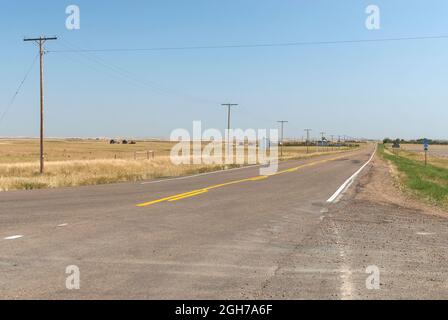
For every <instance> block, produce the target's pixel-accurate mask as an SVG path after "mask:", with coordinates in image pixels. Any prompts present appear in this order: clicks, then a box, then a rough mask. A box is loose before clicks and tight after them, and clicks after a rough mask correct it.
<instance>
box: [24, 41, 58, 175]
mask: <svg viewBox="0 0 448 320" xmlns="http://www.w3.org/2000/svg"><path fill="white" fill-rule="evenodd" d="M57 39H58V38H56V37H44V36H42V37H39V38H25V39H23V41H33V42H36V43H37V44H38V45H39V56H40V173H41V174H43V173H44V55H45V42H47V41H49V40H57Z"/></svg>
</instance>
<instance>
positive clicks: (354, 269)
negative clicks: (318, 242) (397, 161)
mask: <svg viewBox="0 0 448 320" xmlns="http://www.w3.org/2000/svg"><path fill="white" fill-rule="evenodd" d="M391 170H392V169H391V168H390V167H389V165H388V164H387V163H386V162H385V161H384V160H383V159H381V158H380V157H378V156H376V158H375V159H374V161H373V162H372V164H371V165H370V166H369V168H368V169H367V170H366V171H365V172H364V174H363V175H362V176H361V177H360V179H359V180H358V181H357V182H356V184H355V185H353V186H352V188H351V189H350V190H349V191H348V192H347V194H346V195H345V197H344V198H343V199H342V200H341V201H340V202H339V203H337V204H335V205H333V206H331V207H330V210H329V213H328V215H327V216H326V219H325V223H324V224H322V229H323V230H324V233H325V234H327V235H328V237H329V238H333V247H336V248H338V250H339V257H338V260H339V263H338V264H339V269H340V271H341V277H340V282H341V283H340V285H341V290H340V292H339V294H338V297H339V298H347V299H446V298H448V252H447V250H446V248H447V245H448V219H447V218H448V214H447V213H445V212H443V211H442V210H441V209H438V208H436V207H431V206H429V205H427V204H424V203H420V202H418V201H417V200H415V199H413V198H412V196H409V195H407V194H406V193H404V192H402V191H400V190H399V188H397V186H396V182H395V181H396V180H395V179H394V178H393V177H394V172H393V171H391ZM369 266H377V267H378V268H379V270H380V282H381V286H380V289H379V290H368V289H367V288H366V279H367V277H368V276H369V274H367V273H366V268H367V267H369Z"/></svg>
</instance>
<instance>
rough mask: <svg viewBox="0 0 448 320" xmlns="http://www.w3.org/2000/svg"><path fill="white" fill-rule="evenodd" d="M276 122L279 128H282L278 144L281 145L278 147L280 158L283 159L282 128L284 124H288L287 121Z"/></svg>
mask: <svg viewBox="0 0 448 320" xmlns="http://www.w3.org/2000/svg"><path fill="white" fill-rule="evenodd" d="M277 122H278V123H280V124H281V127H282V129H281V134H280V143H281V145H280V156H281V157H283V126H284V124H285V123H288V121H286V120H280V121H277Z"/></svg>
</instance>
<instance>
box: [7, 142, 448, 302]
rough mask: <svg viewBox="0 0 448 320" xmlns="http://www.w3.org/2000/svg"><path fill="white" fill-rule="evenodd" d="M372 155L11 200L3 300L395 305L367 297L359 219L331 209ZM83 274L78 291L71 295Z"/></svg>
mask: <svg viewBox="0 0 448 320" xmlns="http://www.w3.org/2000/svg"><path fill="white" fill-rule="evenodd" d="M373 152H374V146H373V145H369V146H367V147H365V148H363V149H361V150H357V151H352V152H348V153H344V154H332V155H326V156H321V157H316V158H310V159H306V160H297V161H289V162H285V163H282V164H281V165H280V172H279V174H277V175H274V176H271V177H268V178H263V177H260V176H259V168H257V167H251V168H244V169H240V170H232V171H225V172H219V173H214V174H207V175H200V176H196V177H189V178H182V179H172V180H166V181H152V182H151V181H150V182H146V183H123V184H113V185H105V186H91V187H80V188H64V189H55V190H38V191H30V192H26V191H17V192H8V193H1V194H0V274H1V276H0V298H3V299H34V298H37V299H99V298H101V299H119V298H121V299H269V298H274V299H302V298H311V299H328V298H330V299H333V298H334V299H340V298H362V297H372V295H373V297H374V298H387V297H388V295H383V296H381V295H380V293H375V294H373V293H372V292H371V291H369V290H367V289H366V286H365V279H366V278H367V276H368V274H366V273H365V268H366V266H365V263H366V261H364V260H365V259H364V260H362V258H359V259H358V258H357V259H358V260H353V261H352V260H350V259H351V258H350V257H349V256H350V253H351V252H352V250H353V248H354V246H359V245H360V244H362V235H361V237H359V236H360V235H359V234H356V236H357V237H358V238H356V241H353V239H354V238H353V235H349V236H350V237H351V238H347V239H344V235H345V234H346V231H347V230H349V231H350V230H351V231H353V229H354V228H356V227H357V226H359V221H358V222H356V221H355V222H353V221H350V219H348V220H347V221H345V222H344V224H343V225H340V223H339V222H338V219H339V220H340V221H342V219H343V218H344V217H345V215H346V214H347V213H348V212H349V211H345V212H340V213H339V215H337V214H336V213H337V212H338V210H339V211H341V206H343V207H342V208H344V206H345V207H346V206H347V204H346V203H345V200H344V199H343V200H342V201H340V202H339V203H336V204H330V203H328V202H327V200H328V199H329V198H330V197H331V196H333V195H334V193H335V192H336V191H337V190H338V189H339V188H340V186H341V185H343V184H344V182H346V181H347V179H348V178H349V177H351V176H352V175H353V174H354V173H355V172H357V171H358V170H359V169H360V168H361V167H362V166H363V165H364V164H365V163H367V162H368V161H369V160H370V159H371V156H372V153H373ZM370 166H371V165H370V164H369V165H367V166H366V167H365V169H364V171H363V172H361V176H362V175H364V174H365V173H364V172H368V171H369V169H370ZM352 188H353V187H352ZM337 200H340V197H338V198H337ZM347 201H350V199H347ZM349 204H350V205H353V203H351V202H349ZM349 209H350V210H352V211H353V210H354V211H356V210H358V211H359V208H356V207H355V208H354V207H351V208H349ZM342 211H344V210H342ZM358 211H357V212H358ZM373 225H374V226H375V224H373ZM373 230H374V229H373ZM370 231H371V230H370ZM377 231H378V230H377ZM371 232H376V231H371ZM381 236H384V237H387V236H388V235H387V234H384V235H382V234H379V235H378V234H377V237H381ZM389 236H390V235H389ZM369 243H371V241H370V242H369ZM367 245H368V244H367ZM365 250H366V254H370V252H369V250H368V248H367V249H365ZM375 250H376V251H375V252H376V253H378V251H377V250H378V248H375ZM356 252H357V254H358V253H359V252H358V251H356ZM382 262H384V261H382ZM72 265H74V266H77V267H78V268H79V270H80V281H81V282H80V289H79V290H68V289H67V288H66V278H67V277H68V276H69V274H66V268H67V266H72ZM379 267H380V268H384V265H381V266H379ZM389 289H390V288H389ZM379 291H381V290H379ZM385 292H387V293H388V294H389V295H390V294H391V290H387V291H385ZM443 292H444V291H443ZM438 293H440V292H438ZM392 296H393V295H392ZM399 297H401V296H400V295H399Z"/></svg>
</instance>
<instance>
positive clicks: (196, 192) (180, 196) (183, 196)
mask: <svg viewBox="0 0 448 320" xmlns="http://www.w3.org/2000/svg"><path fill="white" fill-rule="evenodd" d="M346 156H347V155H346V154H345V155H343V156H338V157H334V158H329V159H324V160H319V161H314V162H310V163H306V164H302V165H300V166H298V167H294V168H290V169H286V170H283V171H279V172H276V173H274V174H272V175H269V176H256V177H252V178H247V179H241V180H234V181H230V182H226V183H221V184H217V185H213V186H209V187H206V188H203V189H197V190H193V191H190V192H184V193H180V194H176V195H173V196H170V197H165V198H161V199H157V200H152V201H149V202H145V203H140V204H137V207H147V206H150V205H153V204H156V203H161V202H175V201H179V200H184V199H187V198H191V197H195V196H198V195H201V194H204V193H207V192H209V191H210V190H213V189H218V188H223V187H227V186H230V185H234V184H238V183H243V182H255V181H260V180H266V179H268V178H269V177H273V176H277V175H280V174H285V173H291V172H295V171H297V170H300V169H303V168H305V167H311V166H315V165H318V164H321V163H325V162H329V161H334V160H337V159H341V158H345V157H346Z"/></svg>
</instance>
